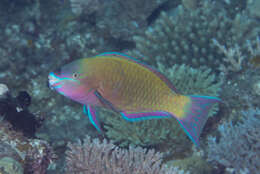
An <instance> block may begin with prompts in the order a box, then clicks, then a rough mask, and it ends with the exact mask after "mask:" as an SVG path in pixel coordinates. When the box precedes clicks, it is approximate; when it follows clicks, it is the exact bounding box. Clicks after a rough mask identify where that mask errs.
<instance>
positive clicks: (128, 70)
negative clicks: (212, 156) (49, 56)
mask: <svg viewBox="0 0 260 174" xmlns="http://www.w3.org/2000/svg"><path fill="white" fill-rule="evenodd" d="M48 78H49V85H50V87H51V88H52V89H55V90H56V91H57V92H58V93H60V94H62V95H64V96H66V97H68V98H70V99H72V100H74V101H76V102H79V103H81V104H82V105H83V112H84V113H85V114H86V115H87V116H88V117H89V120H90V122H91V123H92V124H93V125H94V126H95V128H96V129H97V130H98V131H102V129H101V126H100V123H99V121H98V118H97V112H96V110H97V108H98V107H105V108H108V109H111V110H113V111H115V112H117V113H119V114H120V115H121V116H122V117H123V118H124V119H125V120H127V121H132V122H134V121H141V120H147V119H160V118H173V117H174V118H175V119H177V121H178V122H179V124H180V125H181V127H182V128H183V129H184V131H185V132H186V134H187V135H188V137H189V138H190V139H191V140H192V141H193V143H195V145H197V146H199V136H200V133H201V132H202V129H203V126H204V125H205V123H206V121H207V118H208V116H207V115H208V112H209V110H210V108H211V106H212V105H213V104H214V103H217V102H220V101H221V100H220V99H219V98H217V97H211V96H198V95H182V94H180V93H179V92H178V91H177V89H176V88H175V87H174V86H173V84H172V83H171V82H170V81H169V80H168V79H167V78H166V77H165V76H164V75H163V74H161V73H160V72H159V71H157V70H155V69H154V68H152V67H150V66H149V65H147V64H144V63H141V62H140V61H139V60H137V59H135V58H132V57H130V56H128V55H125V54H122V53H117V52H109V53H103V54H100V55H97V56H95V57H91V58H83V59H78V60H75V61H73V62H71V63H69V64H67V65H65V66H63V67H62V68H61V70H60V72H55V73H54V72H51V73H50V74H49V77H48Z"/></svg>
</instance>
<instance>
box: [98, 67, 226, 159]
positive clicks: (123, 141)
mask: <svg viewBox="0 0 260 174" xmlns="http://www.w3.org/2000/svg"><path fill="white" fill-rule="evenodd" d="M158 67H159V70H160V71H161V72H163V73H164V74H165V75H167V77H168V78H169V79H170V80H171V81H172V83H173V84H174V85H175V87H176V89H177V90H178V91H179V92H180V93H182V94H186V95H187V94H199V95H210V96H218V92H219V90H220V86H221V84H222V83H221V82H218V83H215V81H216V77H215V75H214V74H211V71H210V70H209V69H207V70H197V69H193V68H190V67H188V66H185V65H181V66H178V65H175V66H173V67H172V68H169V69H165V67H163V65H162V64H159V65H158ZM216 111H217V107H214V108H212V110H211V112H210V115H213V114H214V113H215V112H216ZM107 114H108V113H104V112H102V114H101V116H102V117H103V118H104V120H105V121H104V122H105V128H106V129H107V132H106V135H107V136H108V137H109V138H110V139H112V140H113V141H114V142H116V143H118V144H120V146H128V144H134V145H140V146H156V147H158V148H160V149H161V150H165V149H167V151H170V152H174V153H179V152H181V151H182V149H186V150H187V151H188V149H189V148H190V146H191V142H190V141H189V140H188V138H187V136H186V135H185V133H184V131H183V130H182V128H181V126H180V125H179V124H178V122H177V121H176V120H175V119H174V118H170V119H160V120H147V121H142V122H134V123H132V122H127V121H125V120H124V119H123V118H121V116H120V115H115V114H113V113H111V114H110V115H109V116H106V115H107ZM184 147H185V148H184ZM175 156H176V154H175Z"/></svg>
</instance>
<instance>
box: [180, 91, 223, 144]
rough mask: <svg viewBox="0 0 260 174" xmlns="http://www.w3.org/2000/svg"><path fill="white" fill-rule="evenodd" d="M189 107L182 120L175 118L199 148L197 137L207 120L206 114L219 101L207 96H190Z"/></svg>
mask: <svg viewBox="0 0 260 174" xmlns="http://www.w3.org/2000/svg"><path fill="white" fill-rule="evenodd" d="M190 99H191V105H190V106H189V108H188V110H187V112H186V114H185V116H184V117H182V118H177V120H178V122H179V123H180V124H181V126H182V127H183V129H184V131H185V132H186V134H187V135H188V136H189V138H190V139H191V140H192V142H193V143H195V144H196V145H197V146H199V136H200V133H201V132H202V129H203V127H204V125H205V123H206V121H207V119H208V112H209V110H210V108H211V106H212V105H213V104H214V103H217V102H220V101H221V100H220V99H219V98H217V97H209V96H195V95H192V96H190Z"/></svg>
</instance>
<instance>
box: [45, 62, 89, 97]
mask: <svg viewBox="0 0 260 174" xmlns="http://www.w3.org/2000/svg"><path fill="white" fill-rule="evenodd" d="M83 70H84V68H83V66H82V62H81V60H76V61H74V62H72V63H69V64H67V65H65V66H63V67H61V68H60V69H59V70H58V71H55V72H51V73H49V76H48V81H49V87H50V88H51V89H54V90H56V91H57V92H58V93H60V94H62V95H64V96H66V97H69V98H71V99H73V100H76V101H79V102H80V100H81V99H82V98H84V97H85V95H86V94H87V92H88V91H90V87H89V86H88V84H87V83H86V82H87V78H88V77H87V74H86V72H84V71H83Z"/></svg>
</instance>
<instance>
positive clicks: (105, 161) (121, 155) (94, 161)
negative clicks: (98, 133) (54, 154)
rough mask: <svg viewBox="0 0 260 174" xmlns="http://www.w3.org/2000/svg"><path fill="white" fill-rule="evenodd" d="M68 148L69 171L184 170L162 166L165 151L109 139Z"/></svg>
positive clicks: (134, 173)
mask: <svg viewBox="0 0 260 174" xmlns="http://www.w3.org/2000/svg"><path fill="white" fill-rule="evenodd" d="M68 148H69V149H68V150H67V152H66V162H67V170H66V173H69V174H79V173H81V174H89V173H92V174H147V173H149V174H184V172H183V171H182V170H178V169H177V168H174V167H166V166H161V165H162V164H161V163H162V154H161V153H159V152H155V151H154V150H146V149H142V148H140V147H136V148H135V147H131V146H130V147H129V149H128V150H125V149H120V148H118V147H116V146H115V145H113V144H112V143H110V142H107V141H106V140H103V142H100V141H99V140H98V139H94V140H93V141H91V140H90V137H86V138H85V139H84V142H83V143H78V144H71V143H70V144H68Z"/></svg>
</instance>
